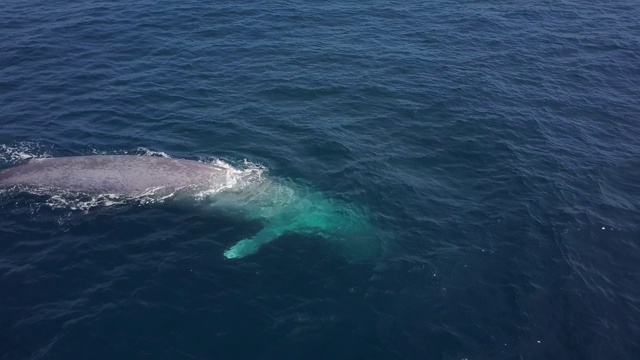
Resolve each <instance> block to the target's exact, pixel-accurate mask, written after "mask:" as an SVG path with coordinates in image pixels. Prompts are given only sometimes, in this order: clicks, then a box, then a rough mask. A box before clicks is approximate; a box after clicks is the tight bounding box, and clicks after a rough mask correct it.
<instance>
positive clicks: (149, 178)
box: [0, 155, 377, 259]
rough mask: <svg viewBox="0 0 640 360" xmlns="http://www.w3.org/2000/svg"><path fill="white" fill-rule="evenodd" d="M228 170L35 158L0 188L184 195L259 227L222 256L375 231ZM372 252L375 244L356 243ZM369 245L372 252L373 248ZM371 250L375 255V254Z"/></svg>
mask: <svg viewBox="0 0 640 360" xmlns="http://www.w3.org/2000/svg"><path fill="white" fill-rule="evenodd" d="M240 172H241V171H240V170H238V169H235V168H232V167H230V166H222V165H216V164H209V163H203V162H199V161H193V160H184V159H173V158H166V157H155V156H134V155H94V156H74V157H60V158H45V159H34V160H31V161H29V162H28V163H26V164H23V165H19V166H15V167H12V168H8V169H4V170H0V187H11V186H19V187H22V188H38V189H47V190H48V191H52V192H53V191H60V190H61V191H65V192H72V193H73V192H77V193H84V194H115V195H119V196H126V197H133V198H135V197H140V196H149V195H151V196H153V195H166V194H173V193H176V192H182V193H186V194H188V195H192V196H193V197H195V198H199V199H206V202H207V203H210V204H211V205H212V206H215V207H216V208H221V209H228V210H230V211H231V212H233V213H239V214H241V215H243V216H245V217H247V218H251V219H258V220H260V221H261V222H263V224H264V227H263V229H262V230H260V231H259V232H258V233H256V234H255V235H254V236H253V237H251V238H249V239H244V240H240V241H239V242H237V243H236V244H235V245H233V246H231V247H230V248H228V249H227V250H226V251H225V252H224V256H225V257H226V258H229V259H231V258H242V257H244V256H247V255H250V254H253V253H255V252H257V251H258V250H259V249H260V248H261V247H262V246H263V245H264V244H267V243H269V242H271V241H273V240H274V239H276V238H278V237H279V236H281V235H283V234H285V233H288V232H294V233H304V234H315V235H319V236H321V237H323V238H326V239H332V240H338V241H342V242H343V243H344V244H346V243H348V242H349V241H356V242H358V241H360V242H361V241H362V239H363V238H369V239H371V238H372V237H373V236H374V235H375V231H374V229H373V227H372V225H371V223H370V222H369V219H368V217H367V216H366V215H365V213H364V212H363V211H362V209H360V208H358V207H356V206H354V205H349V204H345V203H343V202H340V201H337V200H334V199H330V198H328V197H326V196H324V195H322V194H321V193H319V192H317V191H313V190H311V189H308V188H305V187H302V186H297V185H295V184H286V183H285V182H283V181H276V179H270V178H267V177H262V176H257V177H252V178H250V179H243V178H240V179H238V178H237V177H234V176H233V175H234V174H238V173H240ZM361 245H363V246H361V247H362V252H363V253H371V249H372V248H376V247H377V246H375V244H370V243H369V244H368V245H365V243H362V244H361ZM371 245H373V246H371ZM374 251H375V250H374Z"/></svg>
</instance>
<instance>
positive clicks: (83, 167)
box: [0, 155, 224, 196]
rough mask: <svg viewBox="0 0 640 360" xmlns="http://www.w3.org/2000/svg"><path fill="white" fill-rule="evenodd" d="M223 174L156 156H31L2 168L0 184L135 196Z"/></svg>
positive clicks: (210, 166) (202, 182)
mask: <svg viewBox="0 0 640 360" xmlns="http://www.w3.org/2000/svg"><path fill="white" fill-rule="evenodd" d="M223 173H224V169H222V168H220V167H219V166H215V165H213V164H206V163H201V162H198V161H192V160H183V159H172V158H166V157H159V156H131V155H101V156H72V157H60V158H44V159H34V160H31V161H29V162H28V163H26V164H24V165H20V166H16V167H13V168H9V169H5V170H2V171H0V185H4V186H8V185H24V186H31V187H42V188H44V187H47V188H54V189H60V190H68V191H77V192H83V193H88V194H105V193H109V194H119V195H128V196H136V195H141V194H143V193H145V192H149V191H152V190H159V189H167V190H172V189H179V188H184V187H187V186H197V185H205V184H207V183H208V182H210V181H215V180H216V178H217V177H219V176H222V175H223Z"/></svg>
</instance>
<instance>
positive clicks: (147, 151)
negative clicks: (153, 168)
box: [136, 147, 171, 158]
mask: <svg viewBox="0 0 640 360" xmlns="http://www.w3.org/2000/svg"><path fill="white" fill-rule="evenodd" d="M136 153H137V154H138V155H142V156H160V157H164V158H171V156H169V154H167V153H166V152H164V151H154V150H150V149H147V148H146V147H139V148H137V149H136Z"/></svg>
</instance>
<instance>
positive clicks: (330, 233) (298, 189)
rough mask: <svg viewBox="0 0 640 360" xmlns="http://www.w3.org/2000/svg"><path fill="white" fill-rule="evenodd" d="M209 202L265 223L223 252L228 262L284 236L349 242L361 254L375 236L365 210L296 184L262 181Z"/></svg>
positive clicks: (223, 193)
mask: <svg viewBox="0 0 640 360" xmlns="http://www.w3.org/2000/svg"><path fill="white" fill-rule="evenodd" d="M208 200H209V201H210V202H211V204H212V206H215V207H222V208H226V209H227V210H231V211H232V212H235V213H239V214H241V215H243V216H246V217H248V218H252V219H258V220H261V221H263V222H264V228H263V229H262V230H260V231H259V232H258V233H256V234H255V235H254V236H253V237H251V238H248V239H243V240H240V241H239V242H238V243H236V244H235V245H233V246H231V247H230V248H229V249H227V250H226V251H225V252H224V256H225V257H226V258H228V259H237V258H242V257H245V256H247V255H251V254H254V253H256V252H257V251H258V250H259V249H260V248H261V247H262V246H263V245H265V244H268V243H269V242H271V241H273V240H275V239H277V238H278V237H280V236H281V235H283V234H285V233H303V234H311V235H319V236H321V237H323V238H325V239H327V240H329V241H335V242H342V243H345V244H347V243H349V242H352V244H349V245H353V243H362V244H361V245H362V246H361V247H362V252H363V253H367V252H370V249H369V248H370V247H371V245H372V242H373V238H374V237H375V235H376V231H375V228H374V227H373V226H372V224H371V222H370V219H369V217H368V216H367V214H366V212H365V210H364V209H362V208H360V207H358V206H356V205H353V204H348V203H345V202H342V201H338V200H335V199H331V198H328V197H326V196H324V195H323V194H322V193H320V192H317V191H314V190H312V189H309V188H307V187H303V186H299V185H296V184H285V183H281V182H276V181H272V180H264V181H261V182H259V183H252V184H249V185H245V186H242V187H241V188H238V189H234V190H232V191H231V190H227V191H223V192H220V193H217V194H215V195H212V196H210V197H208ZM349 247H351V246H349ZM356 247H358V246H356ZM356 251H357V250H356Z"/></svg>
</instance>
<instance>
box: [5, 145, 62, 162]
mask: <svg viewBox="0 0 640 360" xmlns="http://www.w3.org/2000/svg"><path fill="white" fill-rule="evenodd" d="M48 157H51V154H50V153H49V151H48V150H46V149H45V147H44V146H42V145H40V144H38V143H35V142H28V141H23V142H19V143H16V144H14V145H6V144H0V161H1V162H4V163H9V164H18V163H21V162H24V161H25V160H30V159H34V158H48Z"/></svg>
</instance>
